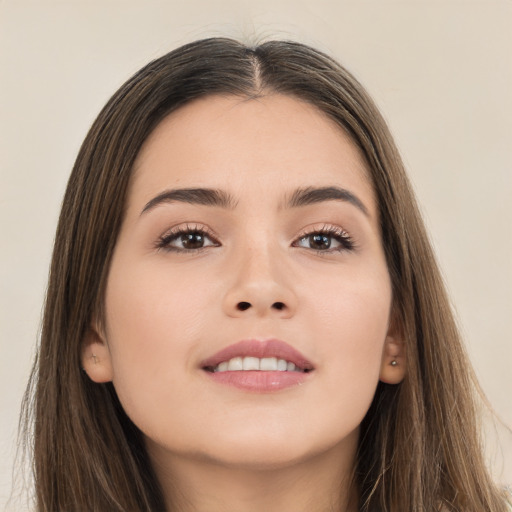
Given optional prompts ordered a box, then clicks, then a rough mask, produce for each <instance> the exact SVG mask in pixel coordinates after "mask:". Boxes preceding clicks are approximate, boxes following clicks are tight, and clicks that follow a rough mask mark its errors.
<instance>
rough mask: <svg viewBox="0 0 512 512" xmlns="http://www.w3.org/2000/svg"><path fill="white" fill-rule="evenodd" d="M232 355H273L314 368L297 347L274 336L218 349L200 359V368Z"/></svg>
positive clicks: (300, 365) (302, 366)
mask: <svg viewBox="0 0 512 512" xmlns="http://www.w3.org/2000/svg"><path fill="white" fill-rule="evenodd" d="M233 357H258V358H263V357H275V358H277V359H285V360H286V361H289V362H291V363H293V364H294V365H295V366H296V367H297V368H299V369H301V370H308V371H309V370H313V368H314V367H313V364H312V363H311V361H308V359H307V358H306V357H305V356H304V355H303V354H301V353H300V352H299V351H298V350H297V349H295V348H293V347H292V346H291V345H289V344H288V343H285V342H284V341H282V340H278V339H275V338H272V339H266V340H256V339H249V340H241V341H239V342H237V343H234V344H233V345H229V346H228V347H226V348H223V349H222V350H219V352H217V353H215V354H214V355H213V356H211V357H209V358H207V359H205V360H204V361H202V362H201V368H204V369H207V368H208V369H209V368H215V367H216V366H217V365H218V364H220V363H222V362H223V361H229V360H230V359H232V358H233Z"/></svg>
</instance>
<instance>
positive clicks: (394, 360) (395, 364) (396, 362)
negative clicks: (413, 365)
mask: <svg viewBox="0 0 512 512" xmlns="http://www.w3.org/2000/svg"><path fill="white" fill-rule="evenodd" d="M389 364H390V365H391V366H398V361H397V360H396V359H393V361H391V363H389Z"/></svg>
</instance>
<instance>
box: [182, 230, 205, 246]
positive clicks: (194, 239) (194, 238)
mask: <svg viewBox="0 0 512 512" xmlns="http://www.w3.org/2000/svg"><path fill="white" fill-rule="evenodd" d="M181 243H182V244H183V247H185V249H200V248H201V247H203V243H204V240H203V235H202V234H201V233H198V232H197V231H195V232H193V233H187V234H185V235H182V236H181Z"/></svg>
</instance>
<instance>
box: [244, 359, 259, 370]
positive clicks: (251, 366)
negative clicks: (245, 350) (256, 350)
mask: <svg viewBox="0 0 512 512" xmlns="http://www.w3.org/2000/svg"><path fill="white" fill-rule="evenodd" d="M243 365H244V370H259V369H260V360H259V359H258V358H257V357H244V361H243Z"/></svg>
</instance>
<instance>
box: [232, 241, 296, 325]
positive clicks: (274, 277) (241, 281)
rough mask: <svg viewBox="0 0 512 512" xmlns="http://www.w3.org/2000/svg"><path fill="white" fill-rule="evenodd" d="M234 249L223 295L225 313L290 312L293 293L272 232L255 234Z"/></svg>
mask: <svg viewBox="0 0 512 512" xmlns="http://www.w3.org/2000/svg"><path fill="white" fill-rule="evenodd" d="M260 235H261V233H260ZM237 252H238V254H237V255H236V257H235V258H234V260H235V261H234V263H233V267H232V268H230V270H229V272H230V273H233V274H232V275H233V279H232V280H231V281H230V286H229V290H228V292H227V294H226V299H225V308H226V311H227V312H228V314H230V315H235V316H247V315H250V314H257V315H262V316H263V315H267V314H276V315H279V316H281V317H288V316H290V315H293V313H294V311H295V308H296V297H295V294H294V292H293V290H292V289H291V286H290V283H289V282H288V280H287V278H286V272H285V270H286V263H285V261H284V260H283V258H284V255H283V253H282V250H281V248H280V247H279V244H278V240H277V239H276V237H275V235H274V237H272V235H268V236H265V235H263V236H255V237H254V238H252V239H251V240H248V241H246V243H245V244H243V245H241V246H240V247H239V248H238V250H237Z"/></svg>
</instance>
